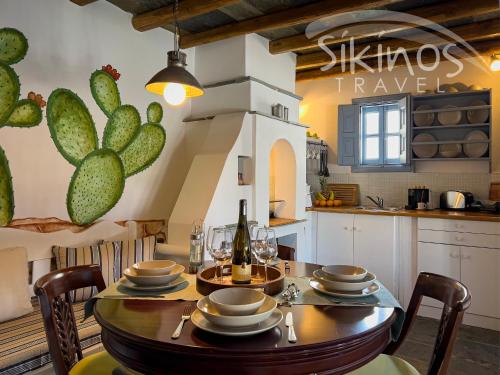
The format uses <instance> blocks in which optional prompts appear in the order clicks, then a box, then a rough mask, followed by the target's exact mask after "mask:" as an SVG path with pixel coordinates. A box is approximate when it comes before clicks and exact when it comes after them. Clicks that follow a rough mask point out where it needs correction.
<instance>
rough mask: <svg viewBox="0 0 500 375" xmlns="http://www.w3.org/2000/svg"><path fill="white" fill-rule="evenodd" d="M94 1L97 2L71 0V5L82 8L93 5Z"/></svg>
mask: <svg viewBox="0 0 500 375" xmlns="http://www.w3.org/2000/svg"><path fill="white" fill-rule="evenodd" d="M96 1H97V0H71V2H72V3H75V4H76V5H80V6H81V7H83V6H84V5H88V4H92V3H95V2H96Z"/></svg>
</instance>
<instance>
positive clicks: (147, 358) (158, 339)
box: [94, 261, 396, 375]
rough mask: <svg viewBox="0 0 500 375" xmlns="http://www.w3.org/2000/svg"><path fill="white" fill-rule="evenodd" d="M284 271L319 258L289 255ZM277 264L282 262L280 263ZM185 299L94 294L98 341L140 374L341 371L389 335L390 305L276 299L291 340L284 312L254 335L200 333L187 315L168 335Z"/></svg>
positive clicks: (305, 270) (371, 354)
mask: <svg viewBox="0 0 500 375" xmlns="http://www.w3.org/2000/svg"><path fill="white" fill-rule="evenodd" d="M289 265H290V269H289V270H287V272H288V274H289V275H290V276H310V275H312V272H313V271H314V270H315V269H317V268H319V267H320V266H319V265H315V264H308V263H301V262H293V261H289ZM280 267H283V265H282V264H281V265H280ZM192 303H193V302H187V301H166V300H161V299H158V300H138V299H128V300H119V299H105V298H103V299H98V300H97V302H96V304H95V306H94V315H95V318H96V320H97V322H98V323H99V324H100V325H101V326H102V343H103V345H104V347H105V348H106V350H107V351H108V352H109V353H110V354H111V355H112V356H113V357H114V358H116V359H117V360H118V361H119V362H120V363H122V364H123V365H124V366H126V367H128V368H131V369H133V370H136V371H139V372H141V373H145V374H206V373H212V374H215V373H216V374H238V375H242V374H259V375H260V374H286V375H293V374H312V373H318V374H319V373H321V374H342V373H346V372H349V371H352V370H354V369H356V368H359V367H361V366H362V365H364V364H365V363H367V362H369V361H370V360H372V359H373V358H375V357H376V356H377V355H378V354H380V353H381V352H382V351H383V350H384V348H385V347H386V346H387V344H388V343H389V341H390V340H391V325H392V323H393V322H394V320H395V315H396V314H395V310H394V308H392V307H391V308H384V307H371V306H366V307H365V306H355V307H353V306H331V305H330V306H313V305H292V307H285V306H280V307H279V309H281V310H282V312H283V314H284V315H286V313H287V312H288V311H292V312H293V317H294V326H295V332H296V335H297V342H295V343H290V342H288V336H287V334H288V328H287V327H286V326H285V319H283V321H282V322H281V323H280V324H279V325H278V326H277V327H274V328H272V329H271V330H269V331H266V332H264V333H260V334H258V335H254V336H245V337H228V336H221V335H216V334H213V333H209V332H205V331H203V330H201V329H199V328H197V327H195V326H194V325H193V324H192V322H191V321H187V322H186V324H185V325H184V329H183V330H182V333H181V336H180V337H179V338H178V339H172V338H171V335H172V333H173V331H174V330H175V328H176V327H177V325H178V324H179V321H180V318H181V315H182V312H183V310H184V308H185V306H186V304H192Z"/></svg>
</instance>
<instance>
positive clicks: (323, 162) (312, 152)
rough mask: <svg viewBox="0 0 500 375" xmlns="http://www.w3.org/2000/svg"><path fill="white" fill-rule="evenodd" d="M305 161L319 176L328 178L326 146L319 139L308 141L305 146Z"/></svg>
mask: <svg viewBox="0 0 500 375" xmlns="http://www.w3.org/2000/svg"><path fill="white" fill-rule="evenodd" d="M306 159H307V160H306V161H307V162H308V165H310V164H309V163H311V164H312V165H313V166H314V169H317V170H318V175H319V176H324V177H329V176H330V172H329V171H328V145H327V144H326V143H325V142H324V141H322V140H320V139H308V140H307V146H306Z"/></svg>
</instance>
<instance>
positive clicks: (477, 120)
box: [467, 100, 490, 124]
mask: <svg viewBox="0 0 500 375" xmlns="http://www.w3.org/2000/svg"><path fill="white" fill-rule="evenodd" d="M481 105H487V104H486V103H485V102H484V101H483V100H474V101H473V102H471V103H470V106H471V107H472V106H481ZM489 117H490V110H489V109H488V108H483V109H469V110H468V111H467V121H469V123H471V124H484V123H485V122H486V121H488V118H489Z"/></svg>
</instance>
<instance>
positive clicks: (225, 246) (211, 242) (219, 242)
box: [207, 227, 233, 284]
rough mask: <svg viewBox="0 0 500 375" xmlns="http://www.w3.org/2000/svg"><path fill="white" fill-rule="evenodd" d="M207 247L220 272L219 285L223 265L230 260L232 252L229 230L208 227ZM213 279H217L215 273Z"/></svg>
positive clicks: (231, 236)
mask: <svg viewBox="0 0 500 375" xmlns="http://www.w3.org/2000/svg"><path fill="white" fill-rule="evenodd" d="M207 247H208V252H209V253H210V255H211V256H212V258H213V259H214V262H215V264H216V266H217V268H219V270H220V272H219V274H220V283H221V284H222V281H223V277H222V274H223V269H224V263H225V262H226V261H228V260H229V259H231V255H232V252H233V235H232V233H231V230H230V229H228V228H225V227H215V228H213V227H210V228H209V230H208V241H207ZM215 278H217V272H216V273H215Z"/></svg>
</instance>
